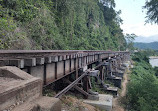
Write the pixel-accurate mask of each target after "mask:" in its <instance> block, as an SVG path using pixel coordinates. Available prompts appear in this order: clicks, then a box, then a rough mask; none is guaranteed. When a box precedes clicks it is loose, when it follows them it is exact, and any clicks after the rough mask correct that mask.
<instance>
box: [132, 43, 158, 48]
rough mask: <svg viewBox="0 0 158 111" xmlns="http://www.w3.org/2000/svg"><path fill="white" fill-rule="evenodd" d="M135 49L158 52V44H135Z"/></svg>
mask: <svg viewBox="0 0 158 111" xmlns="http://www.w3.org/2000/svg"><path fill="white" fill-rule="evenodd" d="M134 47H136V48H139V49H153V50H158V42H151V43H141V42H135V43H134Z"/></svg>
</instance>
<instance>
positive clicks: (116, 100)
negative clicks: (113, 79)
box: [112, 73, 128, 111]
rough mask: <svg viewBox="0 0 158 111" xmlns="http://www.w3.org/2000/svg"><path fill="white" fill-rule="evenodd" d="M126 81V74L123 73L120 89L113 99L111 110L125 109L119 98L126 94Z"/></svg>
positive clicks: (122, 110) (123, 110)
mask: <svg viewBox="0 0 158 111" xmlns="http://www.w3.org/2000/svg"><path fill="white" fill-rule="evenodd" d="M127 83H128V74H127V73H125V74H124V77H123V82H122V90H121V92H120V96H119V97H116V98H114V99H113V110H112V111H125V109H124V107H123V106H121V103H120V100H121V98H123V97H125V96H126V89H127Z"/></svg>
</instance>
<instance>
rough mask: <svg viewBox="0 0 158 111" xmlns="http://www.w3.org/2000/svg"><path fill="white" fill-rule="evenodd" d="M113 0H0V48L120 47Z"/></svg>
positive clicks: (120, 32)
mask: <svg viewBox="0 0 158 111" xmlns="http://www.w3.org/2000/svg"><path fill="white" fill-rule="evenodd" d="M114 7H115V1H114V0H0V49H63V50H69V49H71V50H73V49H75V50H77V49H78V50H107V49H108V50H124V49H125V45H126V41H125V39H124V35H123V33H122V30H121V28H120V23H122V20H121V18H120V17H119V14H120V13H121V12H120V11H115V10H114Z"/></svg>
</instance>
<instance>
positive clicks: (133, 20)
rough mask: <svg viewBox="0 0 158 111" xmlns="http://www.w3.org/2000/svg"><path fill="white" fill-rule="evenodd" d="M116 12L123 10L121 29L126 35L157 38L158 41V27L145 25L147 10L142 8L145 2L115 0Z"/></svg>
mask: <svg viewBox="0 0 158 111" xmlns="http://www.w3.org/2000/svg"><path fill="white" fill-rule="evenodd" d="M115 3H116V10H117V11H118V10H121V11H122V14H121V15H120V16H121V18H122V19H123V24H122V25H121V28H122V29H123V30H124V33H128V34H132V33H134V34H136V35H137V36H141V39H142V37H145V38H150V39H152V37H155V36H157V37H156V38H157V40H158V25H156V24H153V25H151V24H146V25H145V20H146V18H145V16H146V13H145V10H143V9H142V6H144V5H145V0H115Z"/></svg>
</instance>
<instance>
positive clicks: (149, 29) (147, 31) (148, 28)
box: [121, 23, 158, 37]
mask: <svg viewBox="0 0 158 111" xmlns="http://www.w3.org/2000/svg"><path fill="white" fill-rule="evenodd" d="M121 28H122V29H123V30H124V33H129V34H131V33H134V34H136V35H137V36H143V37H150V36H153V35H158V25H155V24H154V25H151V24H146V25H144V24H143V23H139V24H123V25H122V26H121Z"/></svg>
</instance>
